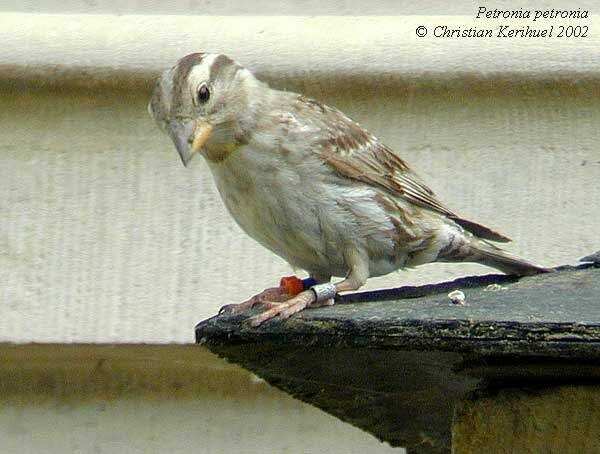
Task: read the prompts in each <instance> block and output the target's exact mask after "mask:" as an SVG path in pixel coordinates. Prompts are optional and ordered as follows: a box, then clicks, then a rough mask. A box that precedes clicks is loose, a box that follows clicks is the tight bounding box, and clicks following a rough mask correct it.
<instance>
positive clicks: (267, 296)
mask: <svg viewBox="0 0 600 454" xmlns="http://www.w3.org/2000/svg"><path fill="white" fill-rule="evenodd" d="M289 297H290V295H288V294H287V292H286V291H285V289H284V288H282V287H271V288H268V289H266V290H264V291H262V292H260V293H259V294H258V295H254V296H253V297H252V298H250V299H248V300H246V301H244V302H243V303H239V304H226V305H225V306H223V307H221V309H219V315H222V314H227V315H236V314H240V313H242V312H245V311H247V310H249V309H252V308H253V307H255V306H261V307H268V308H271V307H272V306H273V304H277V303H278V302H279V301H285V300H286V299H288V298H289Z"/></svg>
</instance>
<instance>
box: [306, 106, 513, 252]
mask: <svg viewBox="0 0 600 454" xmlns="http://www.w3.org/2000/svg"><path fill="white" fill-rule="evenodd" d="M298 102H299V103H301V104H303V106H304V108H305V109H308V110H309V111H310V112H311V114H312V115H311V116H312V117H313V118H312V120H313V122H314V123H321V122H322V123H323V124H322V125H321V127H322V128H323V130H325V131H327V136H326V137H325V138H323V139H322V140H321V143H319V145H320V147H319V149H321V150H322V158H323V159H324V160H325V162H327V163H328V164H329V165H331V166H332V167H333V168H334V169H335V170H336V171H337V172H338V173H339V174H341V175H343V176H345V177H347V178H352V179H355V180H359V181H362V182H365V183H368V184H372V185H375V186H379V187H382V188H384V189H386V190H388V191H389V192H390V193H392V194H393V195H395V196H397V197H403V198H405V199H406V200H408V201H410V202H412V203H414V204H417V205H420V206H422V207H425V208H427V209H430V210H433V211H436V212H438V213H441V214H444V215H446V216H447V217H448V218H450V219H452V220H453V221H454V222H456V223H457V224H458V225H460V226H462V227H463V228H464V229H466V230H468V231H470V232H471V233H473V234H475V235H477V236H478V237H480V238H484V239H487V240H491V241H498V242H508V241H510V239H509V238H507V237H506V236H504V235H502V234H500V233H498V232H495V231H494V230H492V229H490V228H488V227H485V226H483V225H481V224H477V223H476V222H472V221H469V220H466V219H463V218H461V217H459V216H458V215H456V214H455V213H454V212H452V211H450V210H449V209H448V208H446V207H445V206H444V205H443V204H442V203H441V202H440V201H439V200H438V199H437V197H436V195H435V193H434V192H433V191H432V190H431V189H429V188H428V187H427V185H425V183H423V181H422V180H421V179H420V178H419V177H418V176H417V174H416V173H414V172H413V171H412V170H411V169H410V167H408V165H407V164H406V163H405V162H404V161H403V160H402V159H401V158H400V157H399V156H398V155H397V154H396V153H394V151H393V150H391V149H390V148H388V147H387V146H385V145H384V144H382V143H381V142H379V140H378V139H377V138H376V137H375V136H373V135H372V134H370V133H368V132H367V131H365V130H364V129H363V128H361V127H360V125H358V124H357V123H355V122H354V121H352V120H351V119H350V118H348V117H346V116H345V115H344V114H343V113H341V112H340V111H339V110H337V109H334V108H332V107H329V106H325V105H323V104H320V103H318V102H316V101H314V100H311V99H307V98H304V97H303V96H299V97H298ZM319 117H320V119H321V121H319V120H317V118H319Z"/></svg>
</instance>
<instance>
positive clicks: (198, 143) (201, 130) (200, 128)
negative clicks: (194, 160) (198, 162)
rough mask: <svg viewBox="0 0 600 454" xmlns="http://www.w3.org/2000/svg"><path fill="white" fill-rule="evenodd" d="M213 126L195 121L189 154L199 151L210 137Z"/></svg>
mask: <svg viewBox="0 0 600 454" xmlns="http://www.w3.org/2000/svg"><path fill="white" fill-rule="evenodd" d="M212 130H213V127H212V125H211V124H208V123H204V122H201V121H199V122H198V123H196V129H195V130H194V141H193V142H192V147H191V150H190V152H191V154H194V153H197V152H199V151H200V150H201V149H202V147H203V146H204V144H205V143H206V142H207V141H208V139H209V138H210V134H211V133H212Z"/></svg>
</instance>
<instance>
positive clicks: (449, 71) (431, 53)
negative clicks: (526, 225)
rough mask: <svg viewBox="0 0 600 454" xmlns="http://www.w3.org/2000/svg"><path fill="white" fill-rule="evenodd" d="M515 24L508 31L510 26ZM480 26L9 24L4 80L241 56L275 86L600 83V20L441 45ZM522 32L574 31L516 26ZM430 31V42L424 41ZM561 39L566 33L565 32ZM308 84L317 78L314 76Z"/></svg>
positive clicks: (357, 20)
mask: <svg viewBox="0 0 600 454" xmlns="http://www.w3.org/2000/svg"><path fill="white" fill-rule="evenodd" d="M504 22H506V21H504ZM504 22H503V21H498V20H481V19H475V18H474V17H473V16H396V17H394V16H365V17H358V16H335V17H334V16H328V17H324V16H318V17H305V16H285V17H278V16H260V17H258V16H167V15H160V16H159V15H120V16H117V15H109V14H104V15H82V14H27V13H2V14H0V23H1V24H2V26H1V27H0V41H1V42H2V43H3V46H2V47H1V48H0V80H2V79H4V80H7V79H9V80H18V79H21V80H37V81H41V82H43V81H49V82H53V83H60V82H61V81H62V82H63V83H69V82H71V83H73V82H76V83H77V84H79V85H86V84H89V85H94V84H98V83H109V84H110V83H113V84H115V85H118V84H122V83H127V81H129V83H131V82H132V81H133V82H136V81H146V82H147V81H149V80H150V79H151V78H152V77H154V75H155V74H156V73H157V72H159V71H160V70H162V69H163V68H165V67H168V66H170V65H172V64H174V62H175V61H176V60H177V59H178V58H179V57H181V56H183V55H185V54H187V53H190V52H193V51H199V50H208V51H218V52H223V53H227V54H229V55H231V56H232V57H234V58H236V59H237V60H238V61H240V62H241V63H242V64H244V65H246V66H247V67H249V68H251V69H253V70H254V71H256V72H257V73H259V74H261V75H263V76H264V77H267V78H271V79H280V78H294V77H298V76H300V77H303V78H306V77H311V76H312V77H315V76H320V75H326V76H329V77H331V76H334V75H335V77H355V78H356V77H358V78H361V79H365V78H369V77H379V76H382V75H383V76H386V77H391V78H403V79H407V78H408V79H423V78H424V79H452V78H457V77H465V76H468V77H471V78H473V77H475V78H483V79H489V78H502V79H507V78H508V79H514V80H519V79H523V78H526V79H531V78H533V79H554V78H565V77H566V78H570V79H575V80H578V79H582V78H585V79H589V78H597V77H598V76H599V75H600V59H599V58H597V56H598V54H599V52H600V34H598V33H594V32H595V31H596V30H599V29H600V16H590V18H588V19H580V20H578V21H576V22H575V23H576V24H579V25H586V26H588V27H589V33H588V37H587V38H578V39H576V38H571V39H558V38H539V39H533V38H532V39H506V38H504V39H502V38H488V39H473V38H471V39H469V38H461V39H441V38H434V37H431V35H432V29H433V27H435V26H440V25H447V26H449V27H454V28H456V27H462V28H468V27H477V28H478V29H481V28H497V26H498V25H499V24H500V23H504ZM508 23H510V24H512V26H514V27H518V26H524V25H526V24H531V25H534V26H536V27H539V28H542V27H548V26H550V25H552V24H553V25H555V26H557V25H559V24H564V23H566V21H564V20H554V21H537V22H535V23H532V22H531V21H523V20H522V21H512V22H511V21H510V20H509V21H508ZM419 25H424V26H426V27H428V29H429V33H428V36H427V37H425V38H419V37H417V36H416V33H415V30H416V28H417V27H418V26H419ZM555 33H556V31H555ZM307 74H308V75H309V76H307Z"/></svg>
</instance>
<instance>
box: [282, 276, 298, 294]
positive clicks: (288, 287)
mask: <svg viewBox="0 0 600 454" xmlns="http://www.w3.org/2000/svg"><path fill="white" fill-rule="evenodd" d="M279 286H280V287H283V288H285V291H286V292H288V293H289V294H290V295H292V296H296V295H297V294H298V293H301V292H302V291H303V290H304V284H303V283H302V279H299V278H297V277H296V276H286V277H282V278H281V280H280V281H279Z"/></svg>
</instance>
